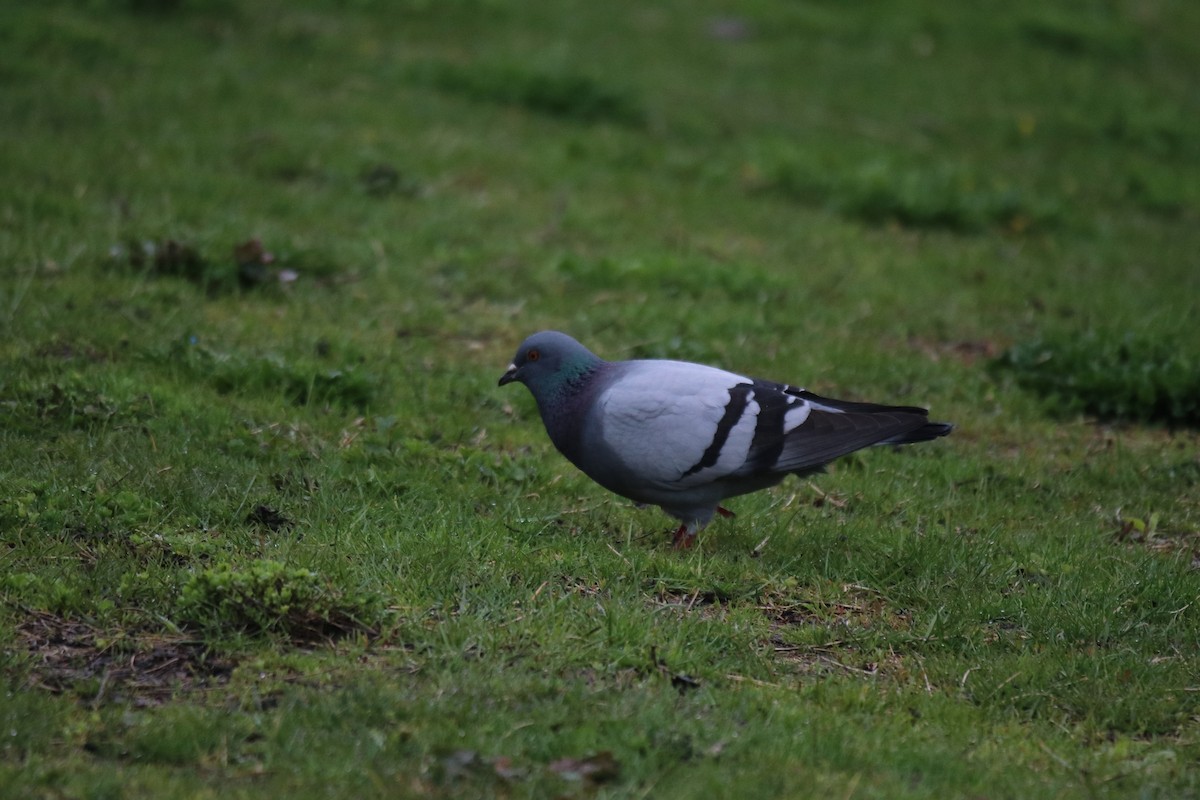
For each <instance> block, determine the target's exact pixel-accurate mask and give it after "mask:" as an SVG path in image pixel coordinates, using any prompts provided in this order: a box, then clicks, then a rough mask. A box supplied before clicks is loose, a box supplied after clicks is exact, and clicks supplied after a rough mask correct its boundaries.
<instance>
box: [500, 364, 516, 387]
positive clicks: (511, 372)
mask: <svg viewBox="0 0 1200 800" xmlns="http://www.w3.org/2000/svg"><path fill="white" fill-rule="evenodd" d="M516 379H517V365H516V364H509V365H508V371H507V372H505V373H504V374H503V375H501V376H500V383H498V384H496V385H497V386H503V385H504V384H506V383H512V382H513V381H515V380H516Z"/></svg>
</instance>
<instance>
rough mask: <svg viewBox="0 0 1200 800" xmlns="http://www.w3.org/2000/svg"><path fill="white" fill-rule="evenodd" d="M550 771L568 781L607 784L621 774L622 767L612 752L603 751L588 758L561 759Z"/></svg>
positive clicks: (552, 764) (553, 763)
mask: <svg viewBox="0 0 1200 800" xmlns="http://www.w3.org/2000/svg"><path fill="white" fill-rule="evenodd" d="M550 771H551V772H553V773H555V774H556V775H558V776H559V777H560V778H563V779H564V780H568V781H584V780H585V781H588V782H589V783H605V782H607V781H611V780H613V779H614V778H616V777H617V776H618V775H619V774H620V773H621V765H620V764H618V763H617V759H616V758H614V757H613V754H612V752H611V751H608V750H602V751H601V752H599V753H596V754H595V755H591V756H588V757H587V758H560V759H559V760H558V761H554V762H552V763H551V764H550Z"/></svg>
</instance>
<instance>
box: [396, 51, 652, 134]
mask: <svg viewBox="0 0 1200 800" xmlns="http://www.w3.org/2000/svg"><path fill="white" fill-rule="evenodd" d="M414 78H415V80H417V81H418V82H420V83H425V84H427V85H429V86H432V87H433V88H435V89H439V90H441V91H443V92H450V93H453V94H459V95H463V96H465V97H469V98H471V99H472V100H479V101H484V102H491V103H499V104H501V105H511V106H521V107H524V108H527V109H529V110H530V111H536V112H537V113H539V114H546V115H548V116H552V117H562V118H564V119H573V120H576V121H578V122H614V123H617V124H619V125H628V126H632V127H637V126H640V125H642V124H644V122H645V112H644V111H643V110H642V108H641V106H640V105H639V104H638V103H637V102H636V101H634V99H633V98H632V97H630V96H629V95H628V94H626V93H623V92H620V91H617V90H616V89H613V88H611V87H608V86H605V85H604V84H602V83H600V82H599V81H597V80H595V79H593V78H591V77H588V76H586V75H579V74H572V73H558V72H555V73H547V72H534V71H531V70H528V69H524V68H518V67H508V66H490V65H479V64H477V65H472V66H469V67H468V66H459V65H457V64H450V63H430V64H424V65H422V66H420V67H419V68H417V69H416V70H415V71H414Z"/></svg>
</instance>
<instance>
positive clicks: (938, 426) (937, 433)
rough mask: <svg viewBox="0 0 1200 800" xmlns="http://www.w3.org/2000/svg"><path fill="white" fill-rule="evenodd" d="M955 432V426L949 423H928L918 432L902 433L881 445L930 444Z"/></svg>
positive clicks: (918, 429)
mask: <svg viewBox="0 0 1200 800" xmlns="http://www.w3.org/2000/svg"><path fill="white" fill-rule="evenodd" d="M952 430H954V426H953V425H951V424H950V423H949V422H926V423H925V424H924V425H922V426H921V427H919V428H917V429H916V430H911V431H908V432H906V433H902V434H900V435H899V436H893V437H892V438H891V439H884V440H883V441H882V442H879V444H914V443H916V442H928V441H930V440H931V439H937V438H938V437H941V436H945V435H946V434H948V433H950V431H952Z"/></svg>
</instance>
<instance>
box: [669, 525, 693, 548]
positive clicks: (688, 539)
mask: <svg viewBox="0 0 1200 800" xmlns="http://www.w3.org/2000/svg"><path fill="white" fill-rule="evenodd" d="M695 541H696V534H694V533H692V532H691V531H689V530H688V526H687V525H680V526H679V530H677V531H675V536H674V538H673V539H672V540H671V546H672V547H674V548H675V549H676V550H687V549H688V548H689V547H691V546H692V543H693V542H695Z"/></svg>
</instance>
